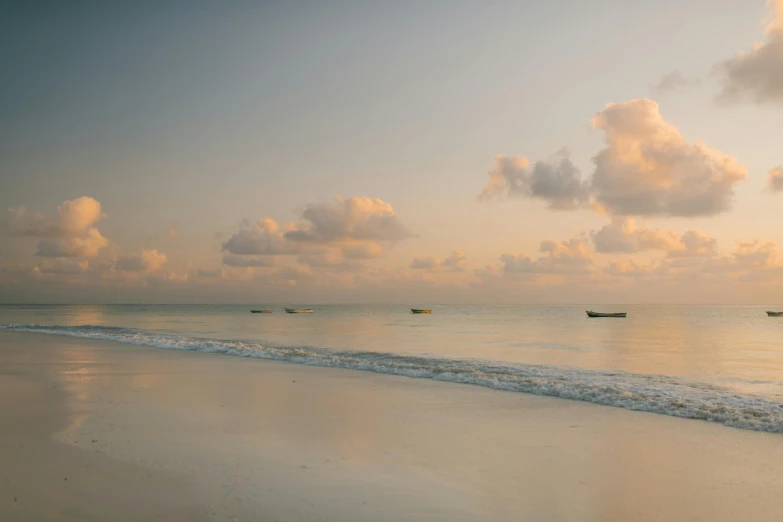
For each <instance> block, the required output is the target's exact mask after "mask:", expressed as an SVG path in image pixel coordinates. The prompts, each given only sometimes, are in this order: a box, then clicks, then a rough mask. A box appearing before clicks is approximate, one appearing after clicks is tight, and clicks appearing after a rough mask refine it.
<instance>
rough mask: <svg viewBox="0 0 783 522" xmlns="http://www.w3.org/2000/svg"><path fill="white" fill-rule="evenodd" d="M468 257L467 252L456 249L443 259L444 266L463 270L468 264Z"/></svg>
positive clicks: (456, 270) (458, 270) (457, 270)
mask: <svg viewBox="0 0 783 522" xmlns="http://www.w3.org/2000/svg"><path fill="white" fill-rule="evenodd" d="M467 259H468V258H467V256H466V255H465V254H463V253H462V252H460V251H459V250H455V251H454V252H452V253H451V254H449V257H447V258H446V259H445V260H444V261H443V266H445V267H446V268H451V269H452V270H454V271H455V272H463V271H464V270H465V267H466V265H467V264H468V261H467Z"/></svg>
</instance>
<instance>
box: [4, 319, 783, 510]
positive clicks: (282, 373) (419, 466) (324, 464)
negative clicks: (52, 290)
mask: <svg viewBox="0 0 783 522" xmlns="http://www.w3.org/2000/svg"><path fill="white" fill-rule="evenodd" d="M0 362H2V364H1V365H0V367H2V368H3V373H2V374H0V375H2V386H3V393H2V394H0V395H2V397H3V399H2V402H0V404H2V405H3V406H2V413H3V417H4V418H5V419H8V420H6V421H5V422H7V423H10V424H8V426H7V427H6V429H4V430H3V437H4V438H7V442H8V443H7V444H3V445H2V448H3V449H0V452H2V458H3V462H9V465H8V466H6V467H5V469H3V470H2V471H0V484H4V485H5V487H4V488H3V489H4V490H6V491H9V493H8V494H9V495H10V494H12V493H10V489H13V488H17V489H20V490H24V491H25V493H24V497H20V496H19V495H17V498H24V499H25V501H24V506H26V509H28V510H29V511H24V510H20V507H19V506H21V504H19V501H17V502H16V504H17V506H14V505H13V504H14V502H13V501H11V502H10V503H9V502H8V501H3V502H2V503H0V510H2V511H0V515H3V512H5V513H6V515H4V516H5V518H8V519H9V520H47V519H48V518H46V514H47V513H60V514H63V513H65V518H64V519H65V520H101V518H100V516H99V513H98V512H99V511H100V510H104V511H101V513H103V514H105V513H112V516H110V517H108V518H104V519H112V520H123V519H122V518H121V516H122V515H123V514H128V511H127V510H131V511H132V509H134V508H136V509H141V508H142V504H143V505H145V506H149V505H154V506H157V507H158V508H160V509H163V510H164V511H166V512H167V514H166V516H165V517H163V518H161V519H165V520H179V519H181V520H201V519H200V518H197V517H204V518H203V519H205V520H233V519H239V520H258V519H263V520H267V519H268V520H275V519H279V520H288V521H291V520H302V521H304V520H314V519H321V520H329V521H331V520H335V521H336V520H341V521H342V520H346V521H350V520H356V521H357V522H358V521H360V520H370V519H373V520H390V521H391V520H403V519H406V520H514V519H523V520H524V519H526V518H525V517H527V519H534V520H569V521H570V520H577V521H591V522H593V521H594V522H598V521H602V522H614V521H616V522H620V521H632V520H639V521H646V520H660V521H666V520H671V521H676V520H683V519H693V520H710V521H726V522H728V521H730V520H740V519H752V520H756V521H763V520H770V521H771V520H779V518H780V514H781V513H783V502H782V501H780V500H779V491H780V488H781V486H783V479H781V478H780V477H779V473H776V471H775V470H774V469H770V468H773V466H769V463H770V462H775V461H776V460H777V459H779V458H781V457H783V443H782V442H783V439H781V438H780V435H776V434H767V433H760V432H753V431H747V430H739V429H733V428H727V427H725V426H721V425H717V424H712V423H706V422H703V421H693V420H686V419H679V418H674V417H667V416H661V415H656V414H651V413H644V412H634V411H629V410H623V409H620V408H612V407H607V406H600V405H595V404H590V403H585V402H577V401H570V400H563V399H558V398H551V397H541V396H535V395H527V394H520V393H515V392H502V391H496V390H491V389H486V388H480V387H474V386H463V385H459V384H453V383H448V382H440V381H434V380H424V379H409V378H405V377H400V376H394V375H384V374H373V373H368V372H356V371H352V370H345V369H338V368H324V367H315V366H304V365H296V364H290V363H285V362H278V361H268V360H259V359H246V358H238V357H222V356H220V355H216V354H208V353H200V352H187V351H176V350H159V349H154V348H147V347H141V346H132V345H127V344H120V343H113V342H109V341H100V340H86V339H79V338H69V337H60V336H51V335H42V334H31V333H20V332H7V331H5V332H0ZM49 386H56V387H57V388H49ZM54 390H56V392H55V391H54ZM42 419H43V420H42ZM47 419H48V420H47ZM10 428H13V429H10ZM53 438H54V440H53ZM86 440H90V441H92V440H96V441H97V442H95V443H93V442H90V443H89V445H90V447H89V448H85V447H84V446H85V442H84V441H86ZM77 441H78V442H77ZM17 443H22V444H23V445H24V446H26V447H28V449H29V451H26V450H25V451H23V452H19V451H16V448H15V444H17ZM43 448H47V449H46V454H47V455H65V456H61V457H57V458H58V459H61V460H59V462H62V466H63V467H58V466H57V463H56V462H57V461H56V459H55V461H53V460H52V459H51V458H49V459H43V458H39V457H38V454H39V453H40V452H41V450H42V449H43ZM63 469H66V470H68V472H69V473H74V472H75V473H77V475H72V476H73V477H76V478H73V479H71V478H70V477H69V480H68V481H67V483H68V486H67V487H72V485H76V484H90V483H98V484H99V485H101V486H103V487H105V488H109V489H111V490H116V489H118V488H121V490H122V491H123V494H122V495H116V494H115V495H111V494H106V495H99V494H98V493H97V492H96V491H91V490H90V488H84V489H81V490H79V491H67V490H66V491H63V490H62V488H61V487H59V486H60V483H59V482H57V485H58V488H57V489H53V488H52V483H50V480H49V479H48V478H47V477H52V479H53V478H54V477H55V476H57V477H59V475H58V474H62V470H63ZM82 469H86V470H89V471H79V470H82ZM25 470H35V472H34V473H33V472H32V471H30V473H28V474H25ZM79 473H84V476H83V477H82V478H78V477H79V475H78V474H79ZM25 477H27V478H25ZM60 481H62V478H60ZM90 481H92V482H90ZM62 482H63V483H65V482H66V481H62ZM96 487H97V486H96ZM97 489H98V490H100V488H97ZM131 490H133V491H138V492H139V495H144V498H147V497H148V496H149V497H148V498H149V499H150V501H149V502H147V500H145V501H144V502H143V503H142V502H138V498H139V497H138V496H134V495H132V494H131V493H129V491H131ZM143 492H148V493H143ZM28 495H29V498H35V499H36V502H35V505H34V506H33V505H31V504H29V503H28V501H27V500H26V499H27V498H28ZM155 495H158V496H159V497H160V499H159V500H157V501H156V499H157V498H158V497H156V496H155ZM123 499H124V502H125V503H126V504H127V505H128V506H129V507H127V508H125V507H123V506H124V505H125V504H122V502H123ZM133 499H136V500H137V501H135V502H134V500H133ZM172 499H176V501H173V500H172ZM164 501H168V502H173V504H171V503H169V504H164V503H163V502H164ZM156 502H157V503H156ZM135 504H139V505H138V506H136V505H135ZM66 505H68V506H72V507H71V509H72V510H73V509H76V508H74V507H73V506H78V507H79V509H81V511H80V512H79V516H76V515H74V514H73V513H75V512H73V511H68V510H67V509H65V508H64V507H63V506H66ZM126 509H127V510H126ZM90 510H92V513H89V512H88V511H90ZM123 510H126V511H124V512H123ZM178 510H179V511H178ZM25 513H26V514H27V515H26V516H27V518H25V516H20V514H22V515H24V514H25ZM69 513H71V515H70V516H71V518H68V514H69ZM115 513H116V515H117V516H115V515H114V514H115ZM213 513H214V514H213ZM178 516H180V517H190V518H179V519H178V518H177V517H178ZM0 518H3V517H0ZM138 518H140V517H136V518H134V517H132V516H130V515H128V518H127V520H134V519H136V520H137V519H138Z"/></svg>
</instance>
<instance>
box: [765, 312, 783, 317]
mask: <svg viewBox="0 0 783 522" xmlns="http://www.w3.org/2000/svg"><path fill="white" fill-rule="evenodd" d="M767 315H768V316H770V317H783V312H767Z"/></svg>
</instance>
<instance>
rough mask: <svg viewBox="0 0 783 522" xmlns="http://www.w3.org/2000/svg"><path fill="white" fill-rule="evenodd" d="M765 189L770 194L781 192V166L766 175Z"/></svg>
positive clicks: (782, 180)
mask: <svg viewBox="0 0 783 522" xmlns="http://www.w3.org/2000/svg"><path fill="white" fill-rule="evenodd" d="M767 188H768V189H769V190H771V191H772V192H783V166H780V167H775V168H774V169H772V170H770V171H769V172H768V173H767Z"/></svg>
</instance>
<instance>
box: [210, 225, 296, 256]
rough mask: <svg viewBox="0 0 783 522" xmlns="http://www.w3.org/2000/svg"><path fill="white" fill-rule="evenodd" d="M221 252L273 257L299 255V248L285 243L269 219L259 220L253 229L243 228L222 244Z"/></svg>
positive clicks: (278, 229) (281, 234) (279, 231)
mask: <svg viewBox="0 0 783 522" xmlns="http://www.w3.org/2000/svg"><path fill="white" fill-rule="evenodd" d="M222 250H223V252H229V253H230V254H237V255H252V256H273V255H291V254H297V253H299V250H300V248H299V247H298V246H297V245H295V244H291V243H290V242H289V241H286V238H285V236H284V234H283V232H282V231H281V230H280V227H279V226H278V224H277V223H276V222H275V220H273V219H271V218H264V219H259V220H258V221H257V222H256V224H255V225H254V226H253V228H249V226H248V227H247V228H243V229H241V230H240V231H239V232H237V233H236V234H234V235H232V236H231V238H229V240H228V241H226V242H225V243H223V248H222Z"/></svg>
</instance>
